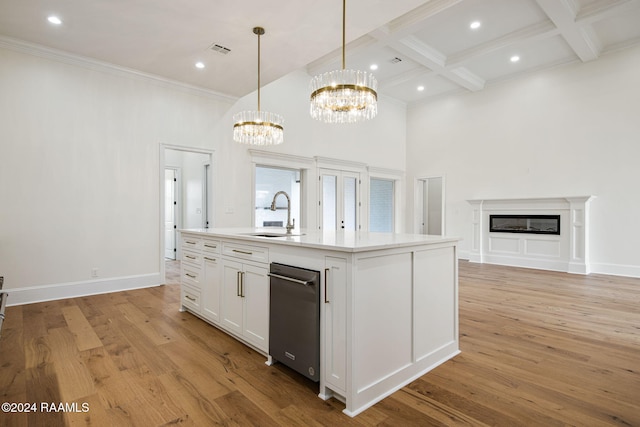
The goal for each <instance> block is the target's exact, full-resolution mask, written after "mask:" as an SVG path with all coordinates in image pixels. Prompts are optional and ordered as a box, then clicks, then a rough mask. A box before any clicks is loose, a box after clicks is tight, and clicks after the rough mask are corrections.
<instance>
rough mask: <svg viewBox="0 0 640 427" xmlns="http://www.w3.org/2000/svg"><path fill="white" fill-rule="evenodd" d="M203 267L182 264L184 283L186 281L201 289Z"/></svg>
mask: <svg viewBox="0 0 640 427" xmlns="http://www.w3.org/2000/svg"><path fill="white" fill-rule="evenodd" d="M201 276H202V269H201V268H197V267H192V266H190V265H186V264H182V283H186V284H188V285H190V286H192V287H194V288H197V289H200V283H201V281H202V280H201V279H202V277H201Z"/></svg>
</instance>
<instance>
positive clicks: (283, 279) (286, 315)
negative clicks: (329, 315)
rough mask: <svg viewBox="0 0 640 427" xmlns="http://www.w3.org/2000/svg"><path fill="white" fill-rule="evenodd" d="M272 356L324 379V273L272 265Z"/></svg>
mask: <svg viewBox="0 0 640 427" xmlns="http://www.w3.org/2000/svg"><path fill="white" fill-rule="evenodd" d="M269 271H270V272H269V276H270V284H271V296H270V303H271V305H270V308H269V313H270V314H269V354H270V355H271V357H272V358H273V359H274V360H277V361H279V362H280V363H282V364H283V365H286V366H288V367H290V368H291V369H293V370H295V371H297V372H299V373H301V374H302V375H304V376H305V377H307V378H309V379H311V380H313V381H319V380H320V372H319V371H320V273H319V272H317V271H313V270H307V269H305V268H299V267H292V266H290V265H285V264H278V263H271V268H270V270H269Z"/></svg>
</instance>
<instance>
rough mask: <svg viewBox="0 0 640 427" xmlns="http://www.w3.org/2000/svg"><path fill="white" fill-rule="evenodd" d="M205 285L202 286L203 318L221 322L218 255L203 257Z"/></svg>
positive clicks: (220, 279) (220, 280) (220, 278)
mask: <svg viewBox="0 0 640 427" xmlns="http://www.w3.org/2000/svg"><path fill="white" fill-rule="evenodd" d="M202 258H203V265H204V284H203V286H202V316H204V317H205V318H207V319H208V320H211V321H212V322H215V323H218V322H220V294H221V282H222V277H221V271H220V258H219V256H218V255H210V254H206V255H203V257H202Z"/></svg>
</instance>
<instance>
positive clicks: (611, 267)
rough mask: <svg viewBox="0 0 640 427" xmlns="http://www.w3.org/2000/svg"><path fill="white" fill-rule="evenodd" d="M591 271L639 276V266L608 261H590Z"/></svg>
mask: <svg viewBox="0 0 640 427" xmlns="http://www.w3.org/2000/svg"><path fill="white" fill-rule="evenodd" d="M591 273H596V274H609V275H613V276H626V277H640V266H638V265H622V264H608V263H592V264H591Z"/></svg>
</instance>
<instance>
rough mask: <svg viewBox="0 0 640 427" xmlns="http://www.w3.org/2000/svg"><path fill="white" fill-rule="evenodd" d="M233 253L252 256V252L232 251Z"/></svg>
mask: <svg viewBox="0 0 640 427" xmlns="http://www.w3.org/2000/svg"><path fill="white" fill-rule="evenodd" d="M233 252H235V253H238V254H244V255H253V252H247V251H241V250H240V249H233Z"/></svg>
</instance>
